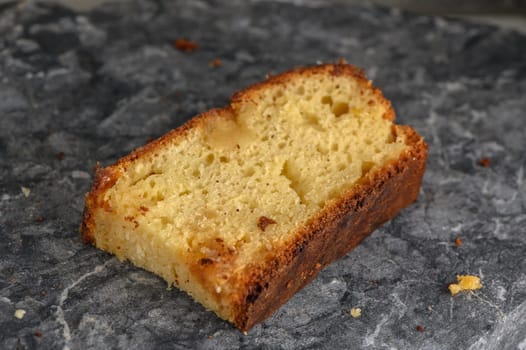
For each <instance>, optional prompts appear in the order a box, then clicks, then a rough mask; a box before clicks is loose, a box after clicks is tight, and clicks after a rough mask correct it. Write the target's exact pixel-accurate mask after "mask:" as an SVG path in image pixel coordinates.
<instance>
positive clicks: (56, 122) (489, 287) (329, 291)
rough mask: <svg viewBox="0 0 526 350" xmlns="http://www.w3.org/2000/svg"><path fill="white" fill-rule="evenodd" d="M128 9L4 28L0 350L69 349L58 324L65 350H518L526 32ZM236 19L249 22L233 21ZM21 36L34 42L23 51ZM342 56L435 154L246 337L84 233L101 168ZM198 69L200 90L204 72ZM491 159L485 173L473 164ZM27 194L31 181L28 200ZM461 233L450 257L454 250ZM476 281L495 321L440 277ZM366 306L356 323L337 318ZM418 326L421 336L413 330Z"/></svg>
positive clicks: (379, 14) (239, 8)
mask: <svg viewBox="0 0 526 350" xmlns="http://www.w3.org/2000/svg"><path fill="white" fill-rule="evenodd" d="M135 4H136V5H133V4H130V5H128V6H129V7H125V8H121V10H119V11H122V12H121V13H120V14H117V9H116V8H112V9H107V10H105V11H104V13H106V17H103V16H98V17H97V18H95V17H94V16H91V15H86V18H88V19H89V21H90V22H91V23H92V25H93V27H94V28H96V29H98V30H91V27H90V26H88V25H85V24H82V19H80V20H79V21H77V20H76V19H75V18H76V15H71V14H70V13H68V12H66V11H56V10H48V9H46V10H38V11H36V10H31V11H30V10H27V12H26V15H25V17H24V18H20V20H19V22H18V23H17V24H21V25H22V26H23V28H26V29H28V28H30V27H31V26H33V25H34V24H39V25H46V23H47V25H48V26H51V27H52V28H51V29H50V30H49V31H43V32H42V33H41V34H39V35H37V34H36V32H35V34H30V33H29V32H17V29H16V25H13V26H10V27H8V29H7V30H8V32H9V33H10V34H9V35H6V36H3V40H4V42H3V43H5V45H6V47H8V48H9V50H8V51H2V57H1V58H0V61H1V62H2V65H1V67H2V68H1V69H2V74H3V76H2V79H3V78H5V77H8V78H9V80H8V81H7V82H5V81H2V83H1V84H2V89H0V93H1V94H2V96H8V98H6V99H0V106H1V109H2V111H3V112H2V113H3V114H2V117H1V118H0V124H1V127H0V134H1V137H2V142H1V147H0V169H1V170H0V172H1V174H2V176H1V180H0V181H1V186H0V187H1V191H0V198H1V201H0V208H1V213H2V216H0V230H1V232H2V233H1V234H2V236H3V237H8V239H9V243H7V242H6V241H4V243H3V244H2V245H0V250H1V252H2V254H1V257H0V261H1V262H2V272H1V273H2V274H1V286H2V287H1V288H2V292H1V297H2V299H1V300H2V301H1V302H0V305H1V307H2V308H5V310H6V312H5V313H4V312H2V313H0V319H1V320H2V324H3V325H4V332H3V334H4V338H2V340H1V341H2V345H4V344H7V345H5V346H4V347H6V348H12V347H15V345H13V346H11V344H16V343H17V342H21V343H22V344H25V345H26V346H27V347H28V348H32V347H36V345H33V344H36V342H39V343H38V344H39V347H40V348H57V347H59V348H60V347H62V345H63V344H65V343H66V341H67V338H65V337H64V332H63V330H64V329H65V326H64V323H63V320H64V321H65V322H66V323H67V325H68V327H69V330H70V331H71V335H72V338H71V339H70V340H69V344H70V346H72V347H73V346H75V345H78V346H79V347H82V346H84V347H85V346H87V344H93V342H96V344H97V345H100V346H104V345H106V346H110V347H111V346H113V347H118V346H121V347H127V348H133V346H135V347H136V348H138V347H141V346H144V347H146V346H148V345H151V344H157V345H158V346H162V344H166V343H170V344H176V345H174V347H177V346H178V345H177V344H182V345H181V347H182V346H186V345H187V344H190V345H189V346H194V347H198V346H201V347H207V346H208V347H214V348H221V347H223V348H236V347H242V346H246V347H249V346H252V347H254V346H257V345H258V344H265V345H269V346H275V347H279V346H286V345H287V344H300V345H302V346H303V345H304V346H305V347H306V346H309V345H312V346H319V347H322V348H323V347H324V346H325V347H326V348H334V347H335V346H336V345H337V346H341V347H345V346H348V347H350V346H353V347H356V348H360V347H361V348H366V346H367V344H369V347H371V346H372V347H374V346H378V347H380V346H381V344H383V343H385V344H389V345H392V346H396V347H398V348H403V347H413V348H417V347H419V346H420V347H422V346H426V345H429V346H430V347H431V346H433V345H435V346H436V347H438V348H440V347H450V348H451V347H459V348H462V347H464V348H465V347H469V345H471V344H473V343H476V342H477V341H478V340H479V339H480V338H483V339H486V341H487V342H488V344H489V346H491V345H492V344H496V345H502V346H501V347H502V348H506V346H507V345H506V344H504V345H503V344H498V342H504V341H508V342H509V343H510V344H513V346H512V345H509V346H508V347H509V348H513V347H514V348H517V344H519V343H520V342H521V341H522V339H523V338H524V335H523V333H521V332H522V330H523V329H524V326H523V324H522V323H521V321H522V320H524V317H523V316H524V308H523V307H522V308H521V305H522V304H523V303H524V301H525V299H524V293H523V291H524V288H523V284H524V283H525V282H524V276H523V271H524V265H522V264H521V261H522V260H520V257H522V256H524V254H525V251H524V249H525V248H524V244H525V243H524V239H525V238H524V235H523V234H522V233H523V232H524V231H523V230H522V227H523V226H524V214H523V207H524V196H523V195H522V193H524V191H522V189H524V183H525V182H524V181H521V180H520V179H522V178H524V175H521V174H523V173H524V171H522V173H521V171H520V168H521V167H520V164H524V153H523V151H522V150H523V147H522V141H523V140H524V133H525V126H524V118H523V111H524V110H526V106H525V105H524V103H525V102H524V101H523V97H524V96H523V91H524V89H525V86H524V83H525V81H526V79H524V67H523V62H524V59H523V52H522V48H523V47H524V46H525V41H524V40H525V39H524V37H523V36H521V35H519V34H517V33H512V32H505V31H500V30H497V29H494V28H491V27H485V26H478V25H470V24H466V23H463V22H457V21H449V20H439V19H430V18H427V17H420V16H418V17H417V16H412V15H408V14H404V13H402V14H400V15H399V14H397V13H395V12H391V11H386V10H378V9H374V8H373V9H371V8H367V9H363V8H354V7H350V6H349V7H347V6H341V7H331V8H329V7H321V8H310V7H303V6H293V5H287V4H269V3H258V4H256V5H250V6H254V7H249V5H248V4H247V5H239V4H238V5H232V6H233V8H226V9H222V8H218V7H217V6H207V5H206V4H207V3H206V2H205V3H204V4H205V6H204V7H203V6H201V7H198V5H199V4H202V3H199V4H196V5H195V7H188V6H187V7H186V9H185V10H183V9H182V7H181V6H182V5H181V6H179V5H178V4H172V5H171V6H167V5H166V6H165V7H164V9H163V10H159V7H158V6H159V5H158V4H157V5H156V4H153V3H149V2H140V5H137V3H135ZM161 5H162V4H161ZM5 11H6V10H5V9H3V10H2V14H1V16H2V19H3V20H7V21H8V22H7V23H11V22H9V21H12V20H14V17H12V13H13V12H12V11H9V12H5ZM44 12H47V14H45V13H44ZM195 13H199V15H200V16H197V17H196V18H197V21H199V22H198V24H199V28H202V29H203V30H202V31H201V30H200V31H199V32H198V33H196V32H194V31H192V32H191V31H190V29H188V30H186V29H185V28H195V24H192V25H191V26H190V24H188V23H190V21H189V17H188V16H192V15H193V14H195ZM239 13H243V14H247V15H248V16H250V17H249V18H251V21H250V22H249V23H246V22H241V21H238V19H235V17H237V16H238V14H239ZM139 14H141V15H139ZM121 16H123V17H124V19H123V20H120V19H119V17H121ZM60 18H62V19H63V20H62V21H61V22H60V23H59V24H56V25H55V26H54V27H53V25H50V24H49V20H50V19H57V20H58V19H60ZM152 18H155V20H152ZM185 18H186V19H185ZM349 19H351V20H349ZM294 21H297V22H295V23H296V24H293V23H294ZM302 21H305V23H304V24H301V23H303V22H302ZM4 23H5V22H4ZM192 23H195V22H192ZM187 24H188V27H186V25H187ZM236 25H237V26H236ZM37 27H38V26H36V27H35V28H37ZM53 28H54V29H53ZM74 28H77V29H78V30H79V31H78V32H76V30H77V29H74ZM138 28H140V30H139V29H138ZM55 29H56V30H58V32H54V30H55ZM206 29H210V30H206ZM50 32H51V33H50ZM53 33H57V34H53ZM80 33H82V42H81V41H80V39H79V38H80V37H81V35H80ZM191 33H195V37H194V36H193V34H191ZM110 34H111V35H110ZM11 35H12V36H11ZM53 35H55V36H53ZM179 35H180V36H192V37H191V38H190V39H192V40H194V41H196V42H197V43H198V44H200V47H201V48H202V50H197V51H195V52H193V53H191V54H190V55H188V54H187V53H180V52H179V51H175V50H173V51H172V50H171V47H170V45H169V44H168V43H169V42H170V40H169V39H170V38H171V37H174V36H179ZM48 37H51V38H53V39H54V40H51V41H46V40H45V39H46V38H48ZM57 37H58V38H65V39H67V38H70V39H71V38H77V39H74V40H65V39H64V40H55V39H57ZM20 38H26V39H28V40H32V41H34V42H37V41H38V42H39V43H40V45H41V46H40V47H39V48H37V49H35V50H34V51H31V48H30V46H29V45H30V44H29V45H26V46H24V43H23V42H17V40H18V39H20ZM342 38H343V39H342ZM431 38H433V40H431ZM45 43H48V44H47V45H50V46H46V45H45ZM49 43H51V44H49ZM107 43H109V44H111V45H107V46H105V44H107ZM291 43H292V44H291ZM103 44H104V45H103ZM2 45H4V44H2ZM97 45H98V46H97ZM406 47H409V48H410V49H408V50H406V49H404V48H406ZM86 52H88V53H89V55H87V54H86ZM4 55H6V56H4ZM90 55H91V57H93V58H94V60H90V59H89V58H88V59H86V58H87V57H90ZM59 56H60V57H59ZM340 56H344V57H346V58H347V59H348V60H349V61H350V62H352V63H354V64H357V65H359V66H362V67H365V68H366V70H367V72H368V74H369V76H371V77H372V78H373V79H374V82H375V84H376V85H378V86H380V87H382V90H383V91H384V93H385V94H386V95H387V96H388V97H389V98H390V99H391V100H392V101H393V103H394V105H395V108H396V110H397V114H398V121H399V122H400V123H403V124H410V125H412V126H414V127H415V128H416V129H417V130H418V131H419V132H420V133H421V134H423V135H424V136H425V137H426V140H427V141H428V142H429V143H430V161H429V163H428V170H427V172H426V178H425V182H424V187H423V192H422V196H421V197H420V200H419V202H417V203H416V205H415V206H412V207H411V208H408V209H407V210H406V211H404V212H403V213H402V215H401V216H400V217H398V218H397V219H395V220H394V221H393V222H391V223H390V224H389V225H388V226H385V227H384V228H382V229H380V230H378V231H377V232H375V233H374V234H373V235H372V236H371V237H369V239H367V240H365V241H364V242H363V244H362V245H360V247H358V248H357V249H356V250H354V252H353V253H352V254H350V255H348V256H346V257H345V258H344V259H343V260H341V261H339V262H337V263H336V264H335V265H333V266H331V267H329V268H328V269H326V270H325V271H324V272H323V273H322V274H321V275H320V276H319V278H318V279H316V280H315V281H314V282H313V283H312V284H311V285H310V286H309V287H307V288H306V289H304V290H303V292H301V293H300V294H298V295H297V296H296V297H295V298H293V299H292V300H291V301H290V302H289V303H288V304H286V305H285V306H284V309H283V310H282V312H280V313H278V314H276V315H275V316H274V317H273V318H272V319H270V320H269V321H267V322H266V323H265V324H264V325H262V326H258V327H257V328H255V329H254V330H253V331H252V332H250V333H249V335H248V336H247V337H242V336H240V335H239V332H238V331H237V330H235V329H234V328H233V327H231V326H229V325H227V324H226V323H225V322H223V321H220V320H218V319H217V318H216V317H215V316H214V315H211V314H210V315H209V313H208V312H206V311H204V309H200V308H199V307H198V306H197V305H196V304H195V303H194V302H192V301H191V300H190V298H188V297H186V296H185V295H184V294H183V293H180V292H178V291H177V290H175V289H173V290H171V291H167V290H166V285H165V284H164V283H163V282H162V281H161V280H160V279H158V278H156V277H153V276H152V275H151V274H149V273H145V272H142V271H140V270H138V269H135V268H133V267H131V266H130V265H126V264H121V263H119V262H117V261H116V260H115V259H112V258H110V257H109V256H108V255H106V254H104V253H101V252H98V251H96V250H95V249H93V248H91V247H87V246H85V245H83V244H82V243H81V242H80V241H79V240H78V231H77V228H78V223H79V221H80V216H81V211H82V209H83V205H84V203H83V198H82V195H83V194H84V193H85V192H86V191H87V190H88V187H89V183H90V181H91V178H88V176H89V174H92V167H93V166H94V164H95V162H96V161H101V163H102V164H103V165H108V164H111V163H112V162H114V161H115V160H116V159H118V158H120V157H121V156H123V155H125V154H127V153H128V152H129V151H131V150H132V149H133V148H135V147H137V146H139V145H142V144H144V143H146V142H147V140H148V138H150V137H157V136H159V135H161V134H163V133H164V132H165V131H166V130H168V129H170V128H172V127H175V126H178V125H180V124H181V123H182V122H183V121H184V120H186V118H188V117H190V116H192V115H195V114H196V113H198V112H200V111H203V110H206V109H208V108H210V107H212V106H220V105H223V104H225V103H226V102H227V99H228V97H229V96H230V94H231V93H232V91H236V90H237V89H239V88H241V87H242V86H246V85H248V84H250V83H252V82H255V81H259V80H261V79H262V78H263V77H264V75H265V74H266V73H268V72H274V73H275V72H277V71H283V70H286V69H288V68H292V67H293V66H295V65H300V64H302V65H305V64H307V63H308V64H311V63H315V62H316V60H323V61H333V60H334V59H335V58H337V57H340ZM215 57H220V58H221V59H222V60H223V66H222V67H220V68H218V69H215V70H214V69H212V68H208V63H209V62H210V61H211V60H213V59H214V58H215ZM13 59H14V61H13ZM8 62H11V63H10V64H9V65H8ZM13 62H17V63H19V64H13ZM20 63H24V64H20ZM167 66H169V67H171V68H170V69H167V68H166V67H167ZM203 71H205V72H208V73H209V75H208V77H207V79H199V78H198V77H201V76H202V73H203ZM40 72H43V74H44V76H42V75H40V78H39V77H38V73H40ZM29 73H30V74H29ZM26 75H27V77H26ZM29 76H32V78H29ZM119 101H120V103H118V102H119ZM152 116H153V117H152ZM21 118H24V119H21ZM21 120H24V122H21ZM60 152H64V153H65V156H64V158H63V159H62V160H60V159H59V158H60V156H59V155H58V154H59V153H60ZM482 157H488V158H490V160H491V167H489V168H485V167H482V166H480V165H479V164H478V160H479V159H480V158H482ZM86 174H88V175H86ZM20 185H23V186H24V187H28V188H30V189H31V193H30V195H29V197H27V198H26V197H25V196H24V195H23V194H22V193H21V191H20V187H19V186H20ZM5 194H7V195H8V196H9V198H7V197H5V196H4V195H5ZM38 216H42V218H43V219H44V221H41V222H37V221H35V219H36V218H37V217H38ZM456 235H460V236H461V237H462V240H463V244H462V246H461V247H460V249H457V248H455V245H454V243H451V242H453V240H454V238H455V236H456ZM393 262H394V263H393ZM99 265H100V266H99ZM479 269H480V271H481V272H482V274H483V276H484V278H483V280H482V282H483V283H485V281H488V283H485V284H484V287H483V289H482V290H481V293H483V294H481V295H480V296H482V297H484V298H486V299H487V300H489V301H491V302H492V303H493V304H494V305H496V306H497V307H498V308H499V309H500V311H499V309H496V308H495V307H491V306H488V304H487V303H485V302H483V301H481V300H479V299H478V298H475V297H474V298H473V299H472V300H471V301H470V300H469V299H468V298H467V297H466V296H459V297H457V298H455V299H451V298H450V296H449V293H448V292H447V290H446V286H447V284H448V283H451V282H453V281H455V280H456V275H457V274H467V273H472V274H478V273H479ZM423 276H425V277H423ZM423 278H425V280H424V282H422V279H423ZM6 286H10V287H9V288H7V289H5V287H6ZM43 290H44V291H45V292H46V293H44V294H45V296H43V295H42V294H41V292H42V291H43ZM63 296H65V297H66V298H65V299H61V297H63ZM4 298H8V299H9V301H6V299H4ZM61 300H63V301H62V302H61ZM109 301H111V302H109ZM357 304H358V307H360V308H361V309H362V316H361V317H360V318H358V319H354V318H352V317H348V313H347V311H348V309H350V308H351V307H355V306H356V305H357ZM57 305H61V309H62V310H63V312H64V313H63V315H64V319H62V318H60V315H61V313H60V311H58V308H57ZM404 305H405V306H404ZM429 305H431V306H432V311H430V310H428V309H427V307H428V306H429ZM16 308H24V309H26V310H27V311H28V312H27V313H26V316H25V317H24V319H22V320H18V319H14V318H13V317H12V313H14V310H15V309H16ZM2 310H4V309H2ZM451 310H452V312H451ZM501 312H502V313H503V314H504V315H505V316H507V317H506V318H503V317H502V314H501ZM174 318H179V319H180V320H182V321H181V322H179V323H174V322H173V319H174ZM417 322H418V323H419V324H422V325H423V326H424V327H425V330H424V332H422V333H420V332H415V323H417ZM291 324H300V325H301V326H299V327H298V326H296V327H292V326H291ZM377 328H378V332H375V331H376V329H377ZM196 329H199V331H196ZM36 330H41V331H42V333H43V336H42V337H40V338H39V337H36V336H35V335H34V333H35V331H36ZM94 335H96V336H94ZM209 335H212V338H211V339H209V338H208V336H209ZM375 335H376V336H375ZM497 335H502V336H501V337H499V336H497ZM479 344H482V343H479Z"/></svg>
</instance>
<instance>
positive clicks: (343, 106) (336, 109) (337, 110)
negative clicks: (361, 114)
mask: <svg viewBox="0 0 526 350" xmlns="http://www.w3.org/2000/svg"><path fill="white" fill-rule="evenodd" d="M332 113H333V114H334V116H335V117H336V118H338V117H339V116H341V115H343V114H347V113H349V105H348V104H347V103H344V102H337V103H335V104H334V105H333V106H332Z"/></svg>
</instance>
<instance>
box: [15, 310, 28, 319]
mask: <svg viewBox="0 0 526 350" xmlns="http://www.w3.org/2000/svg"><path fill="white" fill-rule="evenodd" d="M25 315H26V310H24V309H18V310H16V311H15V317H16V318H18V319H19V320H21V319H23V318H24V316H25Z"/></svg>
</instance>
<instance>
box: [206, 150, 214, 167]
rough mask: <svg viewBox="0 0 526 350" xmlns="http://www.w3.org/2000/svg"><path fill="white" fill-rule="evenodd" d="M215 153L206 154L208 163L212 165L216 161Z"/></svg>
mask: <svg viewBox="0 0 526 350" xmlns="http://www.w3.org/2000/svg"><path fill="white" fill-rule="evenodd" d="M214 158H215V157H214V155H213V154H212V153H210V154H209V155H207V156H206V158H205V162H206V164H207V165H210V164H212V163H213V162H214Z"/></svg>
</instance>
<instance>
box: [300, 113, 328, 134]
mask: <svg viewBox="0 0 526 350" xmlns="http://www.w3.org/2000/svg"><path fill="white" fill-rule="evenodd" d="M303 119H304V120H305V123H306V124H307V125H310V126H312V127H313V128H314V129H316V130H319V131H325V128H324V127H323V126H321V125H320V120H319V119H318V116H316V115H315V114H312V113H308V112H307V113H304V114H303Z"/></svg>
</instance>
